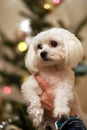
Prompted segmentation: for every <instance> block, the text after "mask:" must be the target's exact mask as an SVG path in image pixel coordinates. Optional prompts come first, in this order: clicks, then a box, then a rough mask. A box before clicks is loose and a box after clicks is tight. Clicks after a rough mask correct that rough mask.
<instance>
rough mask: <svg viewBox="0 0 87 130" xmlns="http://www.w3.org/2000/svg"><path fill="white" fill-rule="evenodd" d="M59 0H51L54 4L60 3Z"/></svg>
mask: <svg viewBox="0 0 87 130" xmlns="http://www.w3.org/2000/svg"><path fill="white" fill-rule="evenodd" d="M60 2H61V0H53V3H54V4H60Z"/></svg>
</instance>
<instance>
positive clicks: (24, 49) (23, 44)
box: [18, 42, 28, 52]
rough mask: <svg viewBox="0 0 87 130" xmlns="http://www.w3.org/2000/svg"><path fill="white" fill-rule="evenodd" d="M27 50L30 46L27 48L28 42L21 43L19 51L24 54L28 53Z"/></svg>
mask: <svg viewBox="0 0 87 130" xmlns="http://www.w3.org/2000/svg"><path fill="white" fill-rule="evenodd" d="M27 48H28V46H27V44H26V42H19V44H18V50H19V51H22V52H23V51H26V50H27Z"/></svg>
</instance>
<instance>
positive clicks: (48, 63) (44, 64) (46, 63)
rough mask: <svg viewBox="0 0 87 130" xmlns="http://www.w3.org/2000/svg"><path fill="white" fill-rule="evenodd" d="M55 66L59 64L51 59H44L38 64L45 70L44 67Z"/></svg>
mask: <svg viewBox="0 0 87 130" xmlns="http://www.w3.org/2000/svg"><path fill="white" fill-rule="evenodd" d="M55 64H58V63H57V61H56V60H53V59H50V58H47V57H46V58H43V59H41V60H40V62H39V63H38V66H39V67H41V68H43V67H49V66H53V65H55Z"/></svg>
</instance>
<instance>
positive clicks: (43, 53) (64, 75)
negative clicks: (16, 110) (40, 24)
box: [22, 28, 83, 126]
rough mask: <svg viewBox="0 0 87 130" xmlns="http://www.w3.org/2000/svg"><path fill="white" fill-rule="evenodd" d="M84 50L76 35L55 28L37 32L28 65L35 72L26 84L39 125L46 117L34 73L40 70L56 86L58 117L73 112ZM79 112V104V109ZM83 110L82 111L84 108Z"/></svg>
mask: <svg viewBox="0 0 87 130" xmlns="http://www.w3.org/2000/svg"><path fill="white" fill-rule="evenodd" d="M82 56H83V49H82V45H81V43H80V41H79V40H78V39H77V38H76V37H75V35H74V34H72V33H70V32H69V31H67V30H65V29H58V28H53V29H50V30H48V31H44V32H41V33H39V34H38V35H36V36H35V37H34V38H33V39H32V41H31V44H30V46H29V50H28V53H27V55H26V60H25V64H26V67H27V68H28V70H29V71H30V72H31V73H32V75H31V76H30V77H29V78H28V80H26V81H25V82H24V83H23V84H22V93H23V96H24V99H25V101H26V102H27V104H28V113H29V117H30V118H31V119H32V120H33V123H34V125H36V126H38V125H39V124H40V123H41V122H42V120H43V113H44V109H43V107H42V106H41V103H40V98H39V96H38V95H39V94H41V93H42V90H41V89H40V87H39V86H38V84H37V82H36V80H35V78H34V74H35V73H39V74H40V75H41V76H42V77H43V78H44V79H45V80H46V82H48V83H49V84H50V87H52V89H53V95H54V97H55V99H54V110H53V116H54V117H61V116H62V115H67V116H68V115H69V113H70V109H71V107H73V106H75V105H72V104H73V103H72V102H73V99H74V98H75V96H74V91H73V88H74V73H73V71H72V68H74V67H75V66H76V65H77V64H78V63H79V62H80V61H81V59H82ZM75 111H78V107H76V110H75ZM80 112H81V111H80Z"/></svg>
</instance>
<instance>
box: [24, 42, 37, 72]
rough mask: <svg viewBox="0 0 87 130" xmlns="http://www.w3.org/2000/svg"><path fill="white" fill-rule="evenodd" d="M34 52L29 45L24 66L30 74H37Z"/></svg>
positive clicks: (31, 45)
mask: <svg viewBox="0 0 87 130" xmlns="http://www.w3.org/2000/svg"><path fill="white" fill-rule="evenodd" d="M36 61H37V60H36V56H35V50H34V46H33V43H31V44H30V45H29V49H28V52H27V54H26V57H25V66H26V67H27V69H28V70H29V72H30V73H35V72H38V69H37V62H36Z"/></svg>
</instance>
